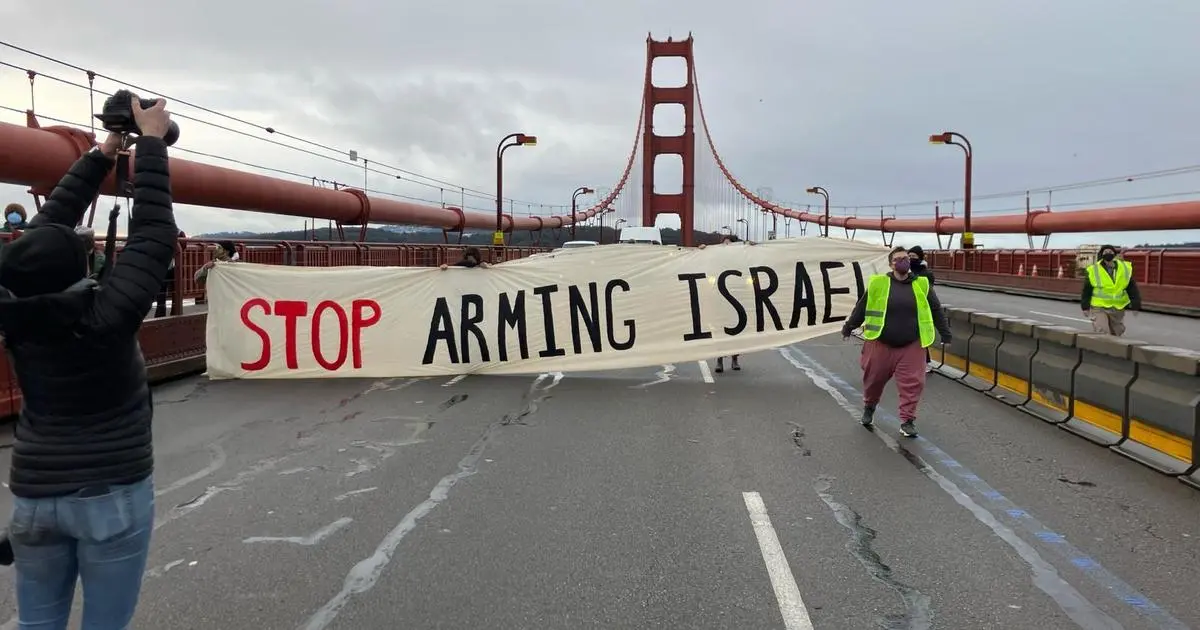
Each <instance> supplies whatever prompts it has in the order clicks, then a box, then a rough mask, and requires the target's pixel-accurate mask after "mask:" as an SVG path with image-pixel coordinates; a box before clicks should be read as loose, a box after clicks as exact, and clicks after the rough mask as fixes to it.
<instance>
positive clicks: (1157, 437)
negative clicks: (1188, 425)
mask: <svg viewBox="0 0 1200 630" xmlns="http://www.w3.org/2000/svg"><path fill="white" fill-rule="evenodd" d="M1129 439H1131V440H1133V441H1134V442H1137V443H1139V444H1145V445H1146V446H1149V447H1150V448H1152V449H1154V450H1156V451H1158V452H1160V453H1164V454H1166V455H1170V456H1171V457H1174V458H1175V459H1178V460H1180V461H1183V462H1185V463H1188V464H1191V463H1193V462H1192V441H1191V440H1189V439H1187V438H1185V437H1180V436H1178V435H1175V434H1174V433H1168V432H1166V431H1163V430H1162V429H1159V428H1158V427H1152V426H1150V425H1148V424H1145V423H1144V422H1141V421H1139V420H1130V421H1129Z"/></svg>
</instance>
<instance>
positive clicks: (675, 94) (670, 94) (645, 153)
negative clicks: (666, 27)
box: [642, 34, 696, 247]
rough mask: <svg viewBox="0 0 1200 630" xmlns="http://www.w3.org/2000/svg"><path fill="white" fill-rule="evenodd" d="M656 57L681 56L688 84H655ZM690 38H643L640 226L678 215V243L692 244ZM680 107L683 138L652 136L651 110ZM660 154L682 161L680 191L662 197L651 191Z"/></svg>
mask: <svg viewBox="0 0 1200 630" xmlns="http://www.w3.org/2000/svg"><path fill="white" fill-rule="evenodd" d="M659 57H683V59H684V61H686V62H687V82H686V83H685V84H684V85H683V86H681V87H658V86H655V85H654V77H653V73H652V72H651V69H652V68H653V67H654V60H655V59H657V58H659ZM693 63H694V61H693V58H692V36H691V34H688V38H687V39H685V40H682V41H672V40H671V39H670V38H668V39H667V41H665V42H658V41H654V39H653V37H650V36H648V37H646V92H645V103H646V105H645V107H646V110H645V112H644V114H643V116H642V120H643V123H642V124H643V125H645V127H644V129H643V132H642V225H645V226H652V225H654V223H655V220H656V219H657V218H658V215H660V214H678V215H679V229H680V237H681V243H682V245H684V246H685V247H691V246H693V245H694V244H695V243H694V242H693V238H692V231H693V226H694V224H695V221H694V220H693V214H692V211H693V209H694V208H695V205H696V133H695V129H694V123H695V120H696V119H695V108H694V104H695V101H696V88H695V84H694V82H693V81H692V77H693V76H694V72H693ZM672 104H677V105H682V106H683V135H681V136H660V135H656V134H655V133H654V108H655V107H656V106H658V105H672ZM660 155H678V156H679V157H680V158H681V159H682V161H683V192H682V193H678V194H662V193H657V192H655V191H654V162H655V159H656V158H658V156H660Z"/></svg>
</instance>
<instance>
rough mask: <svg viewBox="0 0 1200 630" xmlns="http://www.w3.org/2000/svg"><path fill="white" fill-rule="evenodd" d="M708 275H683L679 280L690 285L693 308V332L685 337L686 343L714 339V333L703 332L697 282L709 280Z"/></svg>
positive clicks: (680, 275)
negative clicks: (703, 279) (704, 279)
mask: <svg viewBox="0 0 1200 630" xmlns="http://www.w3.org/2000/svg"><path fill="white" fill-rule="evenodd" d="M707 277H708V274H704V273H681V274H679V276H678V278H679V281H680V282H686V283H688V296H689V298H690V301H691V302H690V303H691V308H692V332H690V333H686V334H685V335H684V336H683V340H684V341H696V340H697V339H712V336H713V335H712V333H711V332H708V331H706V330H702V329H701V326H702V322H701V321H700V287H699V286H697V282H698V281H699V280H700V279H702V278H707Z"/></svg>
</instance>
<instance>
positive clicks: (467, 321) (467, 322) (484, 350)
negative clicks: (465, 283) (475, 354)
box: [458, 293, 492, 363]
mask: <svg viewBox="0 0 1200 630" xmlns="http://www.w3.org/2000/svg"><path fill="white" fill-rule="evenodd" d="M459 313H460V314H459V325H460V326H462V328H461V329H460V330H459V331H458V335H459V336H458V339H459V341H458V346H459V348H461V349H462V362H463V363H470V362H471V340H470V339H468V338H467V334H468V333H470V334H472V335H475V341H477V342H479V360H480V361H491V360H492V358H491V353H489V352H488V345H487V338H486V337H484V336H483V331H482V330H480V329H479V324H480V322H482V321H483V297H482V296H480V295H476V294H474V293H468V294H466V295H463V296H462V308H461V310H460V312H459Z"/></svg>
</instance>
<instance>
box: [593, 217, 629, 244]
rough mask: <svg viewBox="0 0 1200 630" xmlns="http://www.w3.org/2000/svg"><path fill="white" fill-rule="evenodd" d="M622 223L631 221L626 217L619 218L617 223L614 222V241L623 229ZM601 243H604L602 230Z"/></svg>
mask: <svg viewBox="0 0 1200 630" xmlns="http://www.w3.org/2000/svg"><path fill="white" fill-rule="evenodd" d="M622 223H629V221H627V220H625V219H617V221H616V223H613V242H614V243H615V242H617V234H618V233H620V231H621V224H622ZM600 244H601V245H603V244H604V232H600Z"/></svg>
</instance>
